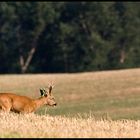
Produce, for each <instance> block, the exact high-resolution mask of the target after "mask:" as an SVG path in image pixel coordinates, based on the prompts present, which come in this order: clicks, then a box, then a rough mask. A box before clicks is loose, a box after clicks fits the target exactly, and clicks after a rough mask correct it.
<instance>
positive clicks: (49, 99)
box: [40, 85, 57, 106]
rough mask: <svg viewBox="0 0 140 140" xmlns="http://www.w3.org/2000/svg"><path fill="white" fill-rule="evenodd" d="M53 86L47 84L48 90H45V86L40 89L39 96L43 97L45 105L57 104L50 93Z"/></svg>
mask: <svg viewBox="0 0 140 140" xmlns="http://www.w3.org/2000/svg"><path fill="white" fill-rule="evenodd" d="M53 87H54V86H52V85H50V86H48V90H46V88H41V89H40V93H41V97H42V98H45V103H46V105H49V106H56V105H57V103H56V102H55V98H54V96H53V95H52V89H53Z"/></svg>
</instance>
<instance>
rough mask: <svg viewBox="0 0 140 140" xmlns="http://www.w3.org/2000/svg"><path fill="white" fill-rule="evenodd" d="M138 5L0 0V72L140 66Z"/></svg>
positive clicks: (139, 3) (67, 70) (63, 71)
mask: <svg viewBox="0 0 140 140" xmlns="http://www.w3.org/2000/svg"><path fill="white" fill-rule="evenodd" d="M139 38H140V2H0V73H1V74H4V73H74V72H84V71H98V70H99V71H101V70H113V69H125V68H136V67H140V39H139Z"/></svg>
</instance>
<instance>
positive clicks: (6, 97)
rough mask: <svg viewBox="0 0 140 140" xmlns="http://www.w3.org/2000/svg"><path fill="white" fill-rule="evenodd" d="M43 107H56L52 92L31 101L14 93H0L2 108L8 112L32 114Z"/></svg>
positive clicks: (0, 106)
mask: <svg viewBox="0 0 140 140" xmlns="http://www.w3.org/2000/svg"><path fill="white" fill-rule="evenodd" d="M43 105H50V106H54V105H56V102H55V100H54V97H53V96H52V95H51V93H50V92H49V93H48V94H47V95H45V96H42V97H40V98H38V99H31V98H29V97H26V96H21V95H16V94H14V93H0V108H1V110H3V111H6V112H9V111H13V112H17V113H31V112H35V111H36V110H37V109H38V108H40V107H41V106H43Z"/></svg>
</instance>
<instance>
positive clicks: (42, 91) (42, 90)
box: [40, 88, 47, 96]
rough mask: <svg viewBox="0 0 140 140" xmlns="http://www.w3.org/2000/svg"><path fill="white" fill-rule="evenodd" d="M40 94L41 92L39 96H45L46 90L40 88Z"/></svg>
mask: <svg viewBox="0 0 140 140" xmlns="http://www.w3.org/2000/svg"><path fill="white" fill-rule="evenodd" d="M40 94H41V96H45V95H47V94H46V90H45V89H42V88H40Z"/></svg>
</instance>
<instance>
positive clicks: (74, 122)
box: [0, 69, 140, 138]
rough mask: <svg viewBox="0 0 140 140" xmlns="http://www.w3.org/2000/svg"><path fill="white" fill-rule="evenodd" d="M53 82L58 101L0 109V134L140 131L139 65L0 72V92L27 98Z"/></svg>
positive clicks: (75, 134) (101, 134) (121, 134)
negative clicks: (19, 110) (23, 109)
mask: <svg viewBox="0 0 140 140" xmlns="http://www.w3.org/2000/svg"><path fill="white" fill-rule="evenodd" d="M50 82H53V83H54V85H55V87H54V89H53V94H54V96H55V98H56V101H57V103H58V106H57V107H55V108H53V107H42V108H40V109H39V110H38V111H37V112H35V114H27V115H21V114H20V115H19V114H15V113H9V114H7V113H1V114H0V137H10V138H11V137H38V138H39V137H40V138H41V137H98V138H99V137H113V138H114V137H117V138H118V137H119V138H120V137H140V131H139V130H140V121H139V119H140V115H139V114H140V69H127V70H117V71H102V72H87V73H76V74H26V75H0V92H14V93H16V94H20V95H26V96H29V97H32V98H38V97H39V96H40V93H39V88H40V87H45V86H47V85H48V84H49V83H50Z"/></svg>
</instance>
